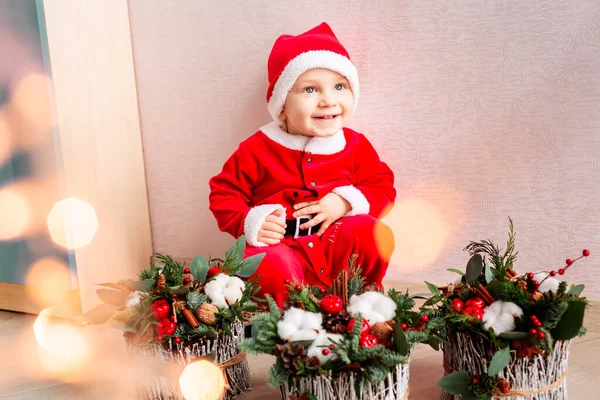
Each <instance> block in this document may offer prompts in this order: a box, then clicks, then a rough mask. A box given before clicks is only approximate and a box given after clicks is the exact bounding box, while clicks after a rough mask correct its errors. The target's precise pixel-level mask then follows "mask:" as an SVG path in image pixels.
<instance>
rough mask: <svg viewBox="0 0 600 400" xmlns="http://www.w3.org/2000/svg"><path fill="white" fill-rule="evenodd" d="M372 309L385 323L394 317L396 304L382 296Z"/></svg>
mask: <svg viewBox="0 0 600 400" xmlns="http://www.w3.org/2000/svg"><path fill="white" fill-rule="evenodd" d="M373 309H374V310H377V311H378V312H379V313H381V314H382V315H383V317H384V318H385V321H389V320H392V319H394V317H395V316H396V302H395V301H394V300H392V299H390V298H389V297H386V296H382V297H381V298H380V299H379V301H378V302H377V305H376V306H374V307H373ZM385 321H382V322H385Z"/></svg>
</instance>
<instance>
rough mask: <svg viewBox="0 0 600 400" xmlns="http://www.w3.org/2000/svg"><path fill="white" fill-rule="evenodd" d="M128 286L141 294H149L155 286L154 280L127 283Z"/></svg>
mask: <svg viewBox="0 0 600 400" xmlns="http://www.w3.org/2000/svg"><path fill="white" fill-rule="evenodd" d="M127 286H129V287H130V288H132V289H134V290H137V291H139V292H149V291H150V289H152V287H153V286H154V279H151V278H150V279H145V280H143V281H133V280H130V281H127Z"/></svg>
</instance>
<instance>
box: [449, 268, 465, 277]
mask: <svg viewBox="0 0 600 400" xmlns="http://www.w3.org/2000/svg"><path fill="white" fill-rule="evenodd" d="M448 271H450V272H454V273H456V274H459V275H460V276H465V273H464V272H462V271H459V270H457V269H456V268H448Z"/></svg>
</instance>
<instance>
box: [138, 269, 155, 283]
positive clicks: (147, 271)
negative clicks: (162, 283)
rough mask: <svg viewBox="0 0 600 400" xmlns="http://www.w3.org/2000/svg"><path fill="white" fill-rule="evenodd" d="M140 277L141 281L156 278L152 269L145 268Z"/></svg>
mask: <svg viewBox="0 0 600 400" xmlns="http://www.w3.org/2000/svg"><path fill="white" fill-rule="evenodd" d="M138 278H139V279H140V281H145V280H146V279H154V274H153V273H152V271H151V270H150V269H148V268H144V269H143V270H141V271H140V273H139V274H138Z"/></svg>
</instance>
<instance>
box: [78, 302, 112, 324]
mask: <svg viewBox="0 0 600 400" xmlns="http://www.w3.org/2000/svg"><path fill="white" fill-rule="evenodd" d="M115 311H117V307H115V306H111V305H110V304H100V305H98V306H96V307H94V308H92V309H91V310H90V311H88V312H86V313H85V314H83V319H84V320H85V321H87V322H89V323H91V324H95V325H100V324H103V323H105V322H106V321H108V320H109V319H110V317H112V316H113V315H114V313H115Z"/></svg>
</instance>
